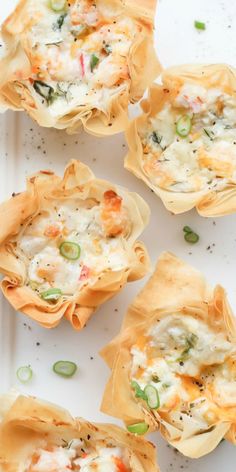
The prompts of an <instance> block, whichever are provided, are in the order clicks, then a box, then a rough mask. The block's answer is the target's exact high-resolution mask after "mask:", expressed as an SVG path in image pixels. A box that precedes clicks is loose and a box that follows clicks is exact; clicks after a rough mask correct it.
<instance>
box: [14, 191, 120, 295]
mask: <svg viewBox="0 0 236 472" xmlns="http://www.w3.org/2000/svg"><path fill="white" fill-rule="evenodd" d="M117 198H119V197H118V196H117ZM120 201H121V199H120V200H118V202H119V204H120ZM106 205H107V204H106V203H101V204H100V205H99V204H95V203H94V202H87V203H86V202H84V203H82V202H81V201H79V202H76V201H75V202H74V201H73V202H72V201H68V200H67V201H65V202H63V203H62V202H60V201H55V202H53V206H51V207H50V208H48V209H47V211H46V210H45V211H43V212H42V213H41V214H40V215H38V216H37V217H36V218H34V219H33V221H32V222H31V223H30V224H28V226H27V227H26V228H25V230H24V231H23V233H22V234H21V235H20V237H19V239H18V241H17V253H18V255H19V257H20V258H21V259H23V261H24V262H25V265H26V272H27V274H26V283H27V285H29V286H30V287H31V288H32V289H33V290H35V291H36V292H37V293H38V294H39V295H40V293H43V292H44V291H46V290H49V289H51V288H57V289H60V290H61V291H62V294H63V296H71V295H74V293H75V292H76V290H79V289H81V287H82V286H83V285H84V284H88V283H89V284H93V283H94V282H95V281H96V280H97V279H98V277H99V275H100V274H101V273H102V272H103V271H108V270H110V271H119V270H122V269H124V268H126V267H127V266H128V265H129V258H128V255H127V242H126V239H125V233H126V230H127V225H128V220H127V213H126V210H125V209H124V208H123V206H121V207H119V208H118V209H117V211H114V208H110V207H109V206H108V207H107V206H106ZM63 242H66V243H75V244H76V245H77V246H76V247H79V250H80V255H79V257H78V258H77V259H76V260H71V259H70V258H67V257H65V256H64V255H63V254H62V253H61V249H60V248H61V244H62V243H63Z"/></svg>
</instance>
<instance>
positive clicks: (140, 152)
mask: <svg viewBox="0 0 236 472" xmlns="http://www.w3.org/2000/svg"><path fill="white" fill-rule="evenodd" d="M235 87H236V71H235V69H233V68H232V67H229V66H227V65H224V64H216V65H209V66H206V65H183V66H177V67H172V68H169V69H167V70H165V71H164V72H163V74H162V84H161V85H158V84H153V85H152V86H151V88H150V90H149V97H148V99H147V100H143V102H142V109H143V114H142V115H140V116H139V117H138V118H136V119H135V120H134V121H133V122H132V123H131V124H130V126H129V128H128V131H127V135H126V137H127V142H128V146H129V152H128V155H127V156H126V159H125V167H126V168H127V169H128V170H130V171H131V172H132V173H133V174H135V175H136V176H137V177H138V178H140V179H142V180H143V181H144V182H145V183H146V184H147V185H148V186H149V187H150V188H151V189H152V190H153V191H154V192H155V193H156V194H157V195H158V196H159V197H160V198H161V200H162V202H163V203H164V205H165V207H166V208H167V209H168V210H170V211H171V212H173V213H176V214H177V213H183V212H185V211H188V210H191V209H192V208H194V207H196V209H197V211H198V213H199V214H200V215H202V216H206V217H210V216H212V217H215V216H222V215H226V214H230V213H233V212H235V210H236V179H235V171H236V167H235V162H236V146H235V123H236V116H235V100H236V95H235ZM186 134H187V136H186Z"/></svg>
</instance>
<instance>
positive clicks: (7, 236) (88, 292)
mask: <svg viewBox="0 0 236 472" xmlns="http://www.w3.org/2000/svg"><path fill="white" fill-rule="evenodd" d="M108 189H113V190H117V191H118V192H119V194H120V195H121V197H122V198H123V202H124V204H125V206H126V208H127V210H128V214H129V218H130V232H129V234H127V235H126V241H127V243H128V248H127V251H128V252H129V260H130V261H131V265H130V267H128V268H125V269H122V270H117V271H111V270H107V271H104V272H102V273H101V274H100V276H99V277H98V279H97V280H96V281H95V283H94V284H90V285H89V284H87V285H84V286H83V287H82V288H81V290H80V291H78V292H77V293H75V294H74V295H73V296H72V297H71V299H70V300H64V301H63V300H58V301H57V302H56V303H55V304H50V302H47V301H45V300H43V299H41V298H40V297H39V296H38V295H37V294H36V293H35V292H33V290H31V288H29V287H27V286H26V285H25V278H26V275H25V265H24V262H23V261H21V260H20V258H19V257H16V255H15V254H14V251H13V245H14V242H13V241H16V239H17V237H18V235H19V232H20V231H22V227H23V228H24V227H26V226H27V225H28V224H30V222H31V221H32V220H33V218H34V217H36V216H37V215H38V214H39V213H40V209H42V207H44V208H47V202H50V201H52V200H54V199H57V200H60V201H63V200H64V201H66V200H67V201H68V200H73V199H77V200H78V199H79V200H82V201H83V200H86V199H87V198H94V199H95V200H97V201H98V202H100V201H101V199H102V196H103V193H104V192H105V191H106V190H108ZM0 219H1V221H4V225H2V226H1V230H0V272H1V273H3V274H4V275H5V278H4V279H3V281H2V282H1V288H2V291H3V293H4V295H5V297H6V298H7V300H8V301H9V302H10V303H11V305H12V306H13V307H14V309H15V310H19V311H21V312H23V313H25V314H26V315H28V316H29V317H30V318H32V319H33V320H35V321H37V322H38V323H40V325H42V326H44V327H45V328H53V327H55V326H57V325H58V323H59V322H60V320H61V319H62V318H63V316H64V317H65V318H66V319H67V320H69V321H70V323H71V324H72V326H73V328H75V329H77V330H80V329H82V328H83V327H84V325H85V324H86V322H87V321H88V319H89V318H90V316H91V315H92V314H93V313H94V311H95V310H96V309H97V308H98V307H99V306H100V305H101V304H102V303H104V302H105V301H106V300H108V299H109V298H111V297H113V296H114V295H115V294H116V293H118V292H119V291H120V290H121V289H122V287H123V286H124V285H125V284H126V282H128V281H133V280H137V279H140V278H142V277H143V276H144V275H145V274H146V272H147V270H148V268H149V258H148V255H147V251H146V249H145V247H144V245H143V244H142V243H141V242H139V241H136V238H137V237H138V236H139V234H140V233H141V232H142V230H143V228H144V226H145V225H146V224H147V222H148V219H149V209H148V206H147V205H146V203H145V202H144V201H143V200H142V198H141V197H139V195H137V194H134V193H130V192H127V191H126V190H124V189H122V188H120V187H119V188H118V187H114V186H113V185H111V184H110V183H109V182H106V181H104V180H99V179H96V178H95V176H94V175H93V173H92V172H91V170H90V169H89V168H88V167H87V166H85V165H84V164H82V163H81V162H79V161H75V160H73V161H71V162H70V163H69V164H68V166H67V167H66V169H65V174H64V177H63V178H60V177H58V176H56V175H55V174H53V172H50V171H41V172H39V173H38V174H36V175H34V176H33V177H30V178H28V180H27V190H26V191H25V192H23V193H21V194H18V195H16V196H15V197H13V198H11V199H10V200H8V201H7V202H5V203H3V204H2V205H0Z"/></svg>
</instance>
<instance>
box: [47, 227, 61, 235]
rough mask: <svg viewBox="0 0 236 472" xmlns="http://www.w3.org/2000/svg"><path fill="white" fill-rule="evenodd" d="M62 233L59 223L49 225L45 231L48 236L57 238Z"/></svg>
mask: <svg viewBox="0 0 236 472" xmlns="http://www.w3.org/2000/svg"><path fill="white" fill-rule="evenodd" d="M60 233H61V229H60V227H59V226H57V225H49V226H47V227H46V229H45V231H44V236H46V238H56V237H57V236H59V234H60Z"/></svg>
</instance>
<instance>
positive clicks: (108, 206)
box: [101, 190, 128, 238]
mask: <svg viewBox="0 0 236 472" xmlns="http://www.w3.org/2000/svg"><path fill="white" fill-rule="evenodd" d="M101 220H102V223H103V228H104V231H105V233H106V236H107V237H110V238H112V237H115V236H118V235H119V234H122V233H123V232H124V229H125V228H126V226H127V221H128V220H127V213H126V211H125V210H123V209H122V198H121V197H120V196H119V195H117V193H116V192H114V190H107V191H106V192H105V193H104V201H103V204H102V210H101Z"/></svg>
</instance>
